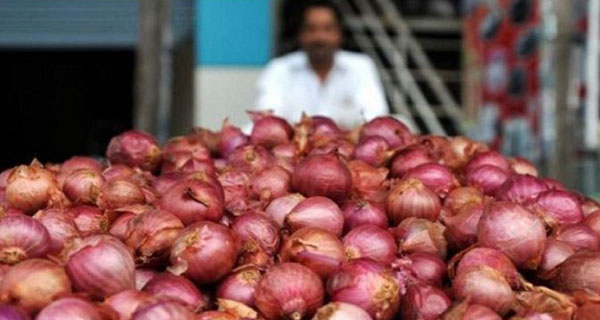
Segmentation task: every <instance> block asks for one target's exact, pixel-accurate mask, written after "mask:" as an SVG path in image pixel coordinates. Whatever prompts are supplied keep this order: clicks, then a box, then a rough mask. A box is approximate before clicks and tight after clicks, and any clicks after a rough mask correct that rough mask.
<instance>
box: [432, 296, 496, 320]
mask: <svg viewBox="0 0 600 320" xmlns="http://www.w3.org/2000/svg"><path fill="white" fill-rule="evenodd" d="M441 320H502V318H501V317H500V316H499V315H498V314H497V313H496V312H494V311H493V310H492V309H490V308H488V307H486V306H482V305H479V304H469V299H467V300H465V301H463V302H461V303H459V304H457V305H455V306H453V307H452V308H450V309H448V311H447V312H446V313H444V314H443V315H442V317H441Z"/></svg>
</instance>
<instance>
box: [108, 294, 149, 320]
mask: <svg viewBox="0 0 600 320" xmlns="http://www.w3.org/2000/svg"><path fill="white" fill-rule="evenodd" d="M152 302H154V299H153V298H152V297H151V296H150V295H149V294H147V293H145V292H141V291H136V290H125V291H121V292H119V293H117V294H114V295H112V296H110V297H109V298H108V299H106V301H104V304H106V305H108V306H109V307H110V308H111V309H113V310H115V311H116V312H117V313H118V314H119V317H120V318H119V319H121V320H127V319H131V315H133V313H134V312H135V310H136V309H137V308H139V307H140V306H144V305H147V304H150V303H152Z"/></svg>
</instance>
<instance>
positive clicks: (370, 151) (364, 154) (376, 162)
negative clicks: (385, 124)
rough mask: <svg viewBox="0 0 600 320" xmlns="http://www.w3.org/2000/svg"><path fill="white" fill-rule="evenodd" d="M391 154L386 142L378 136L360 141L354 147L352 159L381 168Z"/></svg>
mask: <svg viewBox="0 0 600 320" xmlns="http://www.w3.org/2000/svg"><path fill="white" fill-rule="evenodd" d="M392 152H393V151H391V148H390V145H389V144H388V143H387V140H385V139H384V138H382V137H379V136H372V137H367V138H365V139H363V140H361V141H360V142H359V143H358V144H357V145H356V147H355V148H354V152H353V153H352V158H354V159H357V160H362V161H364V162H366V163H368V164H370V165H372V166H374V167H381V166H384V165H385V164H386V163H387V162H388V160H389V159H390V157H391V156H392V154H393V153H392Z"/></svg>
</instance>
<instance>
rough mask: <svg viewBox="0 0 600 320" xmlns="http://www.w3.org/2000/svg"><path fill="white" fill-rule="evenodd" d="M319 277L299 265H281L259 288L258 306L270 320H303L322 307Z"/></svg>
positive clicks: (322, 295) (322, 293)
mask: <svg viewBox="0 0 600 320" xmlns="http://www.w3.org/2000/svg"><path fill="white" fill-rule="evenodd" d="M324 295H325V293H324V289H323V283H322V282H321V279H320V278H319V276H318V275H317V274H316V273H314V272H313V271H311V270H310V269H309V268H307V267H305V266H303V265H301V264H299V263H282V264H280V265H277V266H275V267H273V268H271V269H269V270H268V271H267V273H265V274H264V276H263V277H262V279H261V280H260V282H259V283H258V287H257V288H256V306H257V307H258V309H259V310H260V312H261V313H262V315H263V316H264V317H265V318H267V319H268V320H275V319H289V320H300V319H302V318H304V317H310V316H311V315H312V314H313V313H315V312H316V311H317V309H318V308H319V307H320V306H321V305H322V304H323V299H324Z"/></svg>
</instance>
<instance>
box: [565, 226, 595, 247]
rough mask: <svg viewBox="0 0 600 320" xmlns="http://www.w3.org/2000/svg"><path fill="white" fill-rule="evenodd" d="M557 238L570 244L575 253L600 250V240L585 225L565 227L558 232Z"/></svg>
mask: <svg viewBox="0 0 600 320" xmlns="http://www.w3.org/2000/svg"><path fill="white" fill-rule="evenodd" d="M555 238H556V240H559V241H563V242H565V243H567V244H569V245H570V246H571V247H573V249H575V251H580V250H586V249H587V250H598V249H600V238H598V235H597V234H596V232H594V230H592V229H590V228H589V227H588V226H586V225H584V224H575V225H569V226H564V227H562V228H560V229H559V230H557V231H556V235H555Z"/></svg>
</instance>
